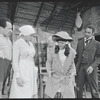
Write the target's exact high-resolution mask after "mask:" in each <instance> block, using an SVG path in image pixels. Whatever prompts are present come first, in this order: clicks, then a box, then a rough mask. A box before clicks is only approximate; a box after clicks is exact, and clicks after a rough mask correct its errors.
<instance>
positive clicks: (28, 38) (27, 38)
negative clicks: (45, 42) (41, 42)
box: [25, 34, 34, 41]
mask: <svg viewBox="0 0 100 100" xmlns="http://www.w3.org/2000/svg"><path fill="white" fill-rule="evenodd" d="M25 38H26V40H27V41H32V39H33V38H34V34H31V35H27V36H25Z"/></svg>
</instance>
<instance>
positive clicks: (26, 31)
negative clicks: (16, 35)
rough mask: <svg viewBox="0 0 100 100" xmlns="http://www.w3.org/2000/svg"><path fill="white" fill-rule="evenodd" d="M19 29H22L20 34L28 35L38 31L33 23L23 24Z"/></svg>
mask: <svg viewBox="0 0 100 100" xmlns="http://www.w3.org/2000/svg"><path fill="white" fill-rule="evenodd" d="M19 30H20V31H21V33H20V35H24V36H27V35H31V34H34V33H36V32H35V29H34V28H33V27H32V26H31V25H24V26H21V27H20V28H19Z"/></svg>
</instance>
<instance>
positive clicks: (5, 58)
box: [0, 18, 12, 98]
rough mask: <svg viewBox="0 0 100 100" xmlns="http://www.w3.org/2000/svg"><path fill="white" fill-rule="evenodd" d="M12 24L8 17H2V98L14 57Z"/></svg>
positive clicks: (0, 82) (0, 49)
mask: <svg viewBox="0 0 100 100" xmlns="http://www.w3.org/2000/svg"><path fill="white" fill-rule="evenodd" d="M11 33H12V24H11V21H10V20H9V19H8V18H0V98H2V88H3V82H4V81H5V80H6V78H7V76H6V75H8V74H7V73H8V72H7V71H9V70H8V69H9V67H10V64H11V59H12V43H11V41H10V39H9V36H10V35H11Z"/></svg>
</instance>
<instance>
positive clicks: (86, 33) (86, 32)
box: [85, 28, 94, 39]
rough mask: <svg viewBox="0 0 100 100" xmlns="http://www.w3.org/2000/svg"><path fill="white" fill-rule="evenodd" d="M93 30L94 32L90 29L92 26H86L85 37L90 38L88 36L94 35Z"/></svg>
mask: <svg viewBox="0 0 100 100" xmlns="http://www.w3.org/2000/svg"><path fill="white" fill-rule="evenodd" d="M93 34H94V33H93V32H92V29H90V28H86V30H85V37H86V39H88V38H90V37H91V36H93Z"/></svg>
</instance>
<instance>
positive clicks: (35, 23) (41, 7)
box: [34, 2, 44, 26]
mask: <svg viewBox="0 0 100 100" xmlns="http://www.w3.org/2000/svg"><path fill="white" fill-rule="evenodd" d="M43 5H44V2H42V3H41V6H40V8H39V11H38V14H37V17H36V19H35V21H34V26H36V25H37V22H38V19H39V17H40V14H41V11H42V9H43Z"/></svg>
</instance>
